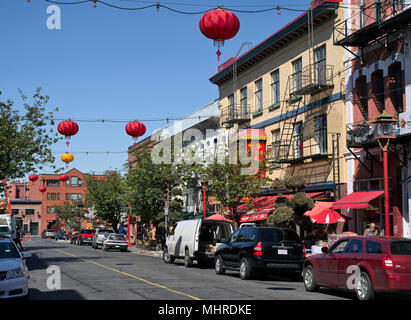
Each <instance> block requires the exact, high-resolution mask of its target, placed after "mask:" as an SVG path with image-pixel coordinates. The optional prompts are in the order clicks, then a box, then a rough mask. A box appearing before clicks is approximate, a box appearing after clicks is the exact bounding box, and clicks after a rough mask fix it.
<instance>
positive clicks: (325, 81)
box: [289, 61, 334, 96]
mask: <svg viewBox="0 0 411 320" xmlns="http://www.w3.org/2000/svg"><path fill="white" fill-rule="evenodd" d="M324 62H325V61H324ZM324 62H319V63H314V64H310V65H308V66H306V67H304V68H303V69H302V71H301V72H298V73H294V74H292V75H290V76H289V83H290V96H300V95H304V94H315V93H317V92H319V91H323V90H327V89H329V88H331V87H332V86H333V85H334V83H333V76H332V75H333V70H334V66H332V65H326V64H325V63H324Z"/></svg>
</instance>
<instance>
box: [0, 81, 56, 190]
mask: <svg viewBox="0 0 411 320" xmlns="http://www.w3.org/2000/svg"><path fill="white" fill-rule="evenodd" d="M19 92H20V96H21V99H22V101H23V107H24V110H25V114H23V115H22V114H20V113H19V110H18V109H16V108H15V107H14V102H13V101H11V100H8V101H6V102H3V101H0V146H1V147H0V179H10V180H12V179H17V178H23V177H24V176H25V175H26V174H27V173H29V172H31V171H33V170H35V169H39V170H41V169H42V168H43V165H48V164H49V165H50V166H51V167H52V168H54V169H55V168H56V166H54V165H53V163H54V160H55V158H54V156H53V154H52V152H51V149H50V147H51V145H52V144H54V143H56V142H57V141H58V140H59V135H58V133H57V132H54V130H53V126H54V120H53V114H54V112H56V111H58V109H57V108H56V109H54V110H52V111H47V109H46V105H47V103H48V101H49V97H48V96H47V95H42V94H41V89H40V88H38V89H37V90H36V91H35V93H34V95H33V101H32V102H31V103H30V102H29V101H28V99H27V97H26V96H25V95H24V94H23V92H22V91H21V90H19ZM0 94H1V92H0ZM0 188H3V186H2V185H1V184H0ZM0 191H2V190H1V189H0Z"/></svg>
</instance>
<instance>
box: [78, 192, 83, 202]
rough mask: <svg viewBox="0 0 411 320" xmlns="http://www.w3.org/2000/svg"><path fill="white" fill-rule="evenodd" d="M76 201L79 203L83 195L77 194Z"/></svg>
mask: <svg viewBox="0 0 411 320" xmlns="http://www.w3.org/2000/svg"><path fill="white" fill-rule="evenodd" d="M77 200H79V201H81V200H83V195H82V194H81V193H79V194H78V195H77Z"/></svg>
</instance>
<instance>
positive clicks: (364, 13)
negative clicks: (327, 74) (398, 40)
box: [333, 0, 411, 47]
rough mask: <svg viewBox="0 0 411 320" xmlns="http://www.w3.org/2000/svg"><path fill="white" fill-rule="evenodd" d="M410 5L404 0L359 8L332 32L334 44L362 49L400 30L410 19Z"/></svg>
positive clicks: (393, 0) (375, 3)
mask: <svg viewBox="0 0 411 320" xmlns="http://www.w3.org/2000/svg"><path fill="white" fill-rule="evenodd" d="M410 9H411V4H410V3H409V1H408V3H406V1H405V0H391V1H381V2H374V3H373V4H371V5H368V6H365V5H363V6H361V7H360V8H359V9H358V12H357V13H356V14H354V15H352V16H351V17H350V18H349V19H347V20H344V21H342V22H341V23H339V24H337V25H336V26H335V27H334V30H333V38H334V44H335V45H339V46H353V47H363V46H364V45H367V44H370V43H372V42H374V41H376V40H378V39H379V38H381V37H382V36H384V35H386V34H392V33H393V32H396V31H398V30H400V29H402V28H403V27H404V26H405V25H407V24H408V22H409V21H410V19H411V10H410Z"/></svg>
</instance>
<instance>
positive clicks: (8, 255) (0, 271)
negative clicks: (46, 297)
mask: <svg viewBox="0 0 411 320" xmlns="http://www.w3.org/2000/svg"><path fill="white" fill-rule="evenodd" d="M28 258H31V253H29V252H20V250H19V249H18V248H17V246H16V244H15V243H14V241H13V240H11V239H10V238H9V237H5V236H0V299H5V298H27V297H28V293H29V285H28V283H29V271H28V269H27V266H26V261H25V259H28Z"/></svg>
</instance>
